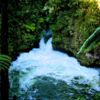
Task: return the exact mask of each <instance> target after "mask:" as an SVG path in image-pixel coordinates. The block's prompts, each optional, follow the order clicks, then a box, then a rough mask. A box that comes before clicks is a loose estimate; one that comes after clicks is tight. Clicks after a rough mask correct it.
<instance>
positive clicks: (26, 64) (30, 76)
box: [9, 38, 100, 100]
mask: <svg viewBox="0 0 100 100" xmlns="http://www.w3.org/2000/svg"><path fill="white" fill-rule="evenodd" d="M14 71H17V72H19V73H20V75H19V82H18V84H19V88H20V90H24V91H27V90H28V88H29V87H30V86H31V85H32V84H35V82H36V77H40V76H45V77H51V78H54V79H56V80H62V81H64V82H66V83H67V84H69V85H72V80H73V79H74V78H75V77H79V78H80V80H79V81H78V82H79V83H80V84H81V83H82V84H91V88H93V89H95V90H97V91H100V86H99V84H98V83H99V82H100V80H99V71H98V70H96V69H93V68H87V67H85V66H81V65H80V64H79V62H78V61H77V59H76V58H74V57H69V56H68V55H67V54H65V53H62V52H60V51H55V50H53V48H52V38H50V39H49V40H48V41H47V43H45V42H44V38H42V39H41V40H40V48H33V49H32V50H31V51H29V52H26V53H21V54H20V56H19V57H18V58H17V60H16V61H13V62H12V65H11V66H10V69H9V74H11V73H12V72H14ZM13 77H15V76H13ZM11 78H12V77H11V76H10V81H11V87H13V86H12V84H13V82H14V81H12V79H11ZM35 92H36V89H35V90H34V93H35ZM21 100H23V99H21ZM28 100H31V99H28ZM32 100H36V99H32ZM41 100H42V99H41ZM44 100H49V99H44ZM50 100H51V99H50ZM54 100H55V99H54ZM57 100H59V99H57ZM64 100H65V99H64Z"/></svg>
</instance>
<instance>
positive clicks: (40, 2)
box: [0, 0, 100, 100]
mask: <svg viewBox="0 0 100 100" xmlns="http://www.w3.org/2000/svg"><path fill="white" fill-rule="evenodd" d="M49 29H51V30H52V45H53V49H54V50H57V51H61V52H63V53H67V54H68V55H69V56H71V57H75V58H77V60H78V62H79V63H80V64H81V65H85V66H87V67H91V68H92V67H94V66H95V67H97V68H100V0H8V1H7V0H1V1H0V55H1V54H3V56H2V55H1V58H0V59H2V57H3V58H6V61H8V60H9V61H8V62H6V63H8V64H7V66H8V67H9V65H10V62H11V59H12V61H13V60H16V58H17V57H18V55H20V54H21V53H22V52H29V51H30V50H31V49H32V48H39V41H40V39H41V38H42V37H43V36H44V31H45V30H46V31H48V30H49ZM96 29H97V36H96V35H95V32H96ZM93 33H94V38H93V39H92V40H91V41H89V43H88V46H87V48H88V50H87V51H86V52H81V53H80V54H79V55H78V54H77V52H78V51H79V50H80V47H81V46H82V45H83V43H84V42H85V40H86V39H88V38H89V36H91V35H92V34H93ZM90 44H91V45H90ZM89 45H90V46H89ZM6 55H8V56H6ZM7 59H8V60H7ZM2 64H4V63H3V62H2V60H1V61H0V84H1V85H0V88H1V92H0V97H1V98H0V100H8V94H9V93H8V91H9V90H8V89H9V82H8V81H9V80H8V69H9V68H8V67H7V68H6V69H5V68H4V69H3V68H2ZM3 67H5V66H3ZM47 80H48V79H47ZM51 80H54V79H51ZM54 81H55V80H54ZM48 82H51V81H49V80H48ZM40 84H41V82H40ZM61 84H65V83H63V82H61ZM58 85H59V84H58ZM63 86H64V85H63ZM66 87H67V86H66ZM83 87H84V86H83ZM4 88H6V89H5V90H4ZM58 88H60V87H59V86H58ZM70 88H71V87H69V89H70ZM87 88H88V86H87ZM30 90H31V89H30ZM72 91H74V90H73V89H72ZM84 91H85V90H84ZM60 92H61V91H60ZM69 92H70V91H69ZM77 92H78V91H77ZM83 94H84V93H83ZM85 96H86V95H85ZM91 97H93V99H91V100H99V97H100V93H98V92H97V94H96V95H93V96H91ZM14 98H15V99H16V97H14ZM82 98H83V99H80V97H79V99H78V98H76V99H73V100H90V99H84V98H85V97H84V95H82ZM11 100H12V99H11ZM16 100H17V99H16ZM25 100H28V99H25ZM34 100H35V99H34ZM36 100H40V99H36ZM41 100H42V99H41ZM44 100H49V99H44ZM50 100H59V99H50ZM61 100H66V99H61ZM68 100H72V98H71V99H70V98H69V99H68Z"/></svg>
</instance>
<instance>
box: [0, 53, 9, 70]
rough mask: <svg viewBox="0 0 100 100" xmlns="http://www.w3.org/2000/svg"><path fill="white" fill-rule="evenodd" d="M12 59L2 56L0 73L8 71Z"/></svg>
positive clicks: (0, 56) (0, 55) (0, 57)
mask: <svg viewBox="0 0 100 100" xmlns="http://www.w3.org/2000/svg"><path fill="white" fill-rule="evenodd" d="M10 63H11V58H10V57H9V56H7V55H3V54H0V71H2V70H6V69H8V67H9V65H10Z"/></svg>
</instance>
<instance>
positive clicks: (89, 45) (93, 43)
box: [77, 27, 100, 54]
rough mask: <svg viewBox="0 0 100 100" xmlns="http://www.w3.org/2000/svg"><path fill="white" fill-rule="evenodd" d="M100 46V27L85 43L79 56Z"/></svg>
mask: <svg viewBox="0 0 100 100" xmlns="http://www.w3.org/2000/svg"><path fill="white" fill-rule="evenodd" d="M99 45H100V27H98V28H97V29H96V30H95V31H94V33H93V34H92V35H90V36H89V38H88V39H86V41H85V42H84V43H83V45H82V46H81V48H80V50H79V51H78V53H77V54H80V53H83V52H84V53H86V52H89V51H90V50H92V49H94V48H95V47H97V46H99Z"/></svg>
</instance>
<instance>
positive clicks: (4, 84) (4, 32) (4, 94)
mask: <svg viewBox="0 0 100 100" xmlns="http://www.w3.org/2000/svg"><path fill="white" fill-rule="evenodd" d="M1 3H2V8H1V14H2V24H1V53H2V54H5V55H8V14H7V5H8V2H7V0H2V1H1ZM8 94H9V81H8V70H6V71H2V72H1V98H0V100H8V98H9V95H8Z"/></svg>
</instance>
